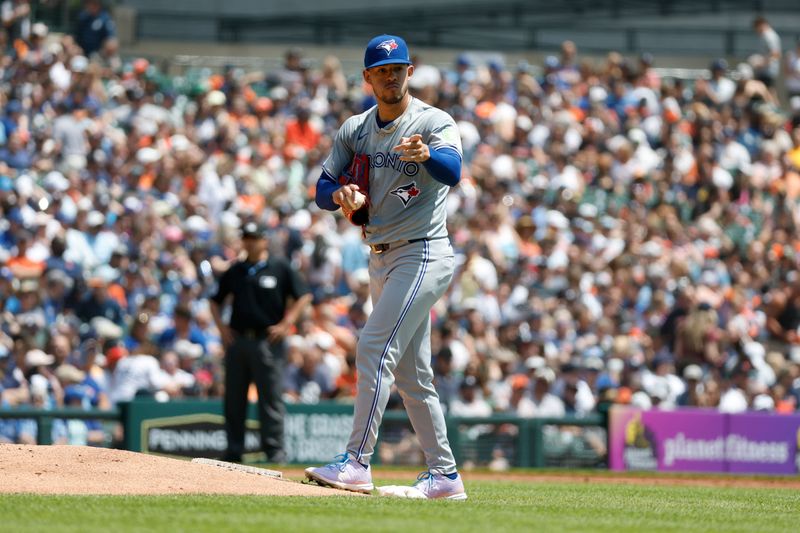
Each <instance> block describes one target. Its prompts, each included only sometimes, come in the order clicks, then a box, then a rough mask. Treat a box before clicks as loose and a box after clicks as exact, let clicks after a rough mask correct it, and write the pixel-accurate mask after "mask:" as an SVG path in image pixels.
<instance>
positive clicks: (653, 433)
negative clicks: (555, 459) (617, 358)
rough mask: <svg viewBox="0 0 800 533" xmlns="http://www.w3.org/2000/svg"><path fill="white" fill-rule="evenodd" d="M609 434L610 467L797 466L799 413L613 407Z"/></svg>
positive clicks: (758, 469) (760, 469)
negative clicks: (741, 412)
mask: <svg viewBox="0 0 800 533" xmlns="http://www.w3.org/2000/svg"><path fill="white" fill-rule="evenodd" d="M609 440H610V447H609V466H610V468H611V469H612V470H659V471H664V472H738V473H758V474H797V473H798V472H800V452H798V441H800V416H794V415H790V416H786V415H775V414H766V413H764V414H762V413H746V414H735V415H734V414H724V413H719V412H716V411H709V410H701V409H683V410H678V411H642V410H639V409H633V408H629V407H614V408H613V409H612V410H611V415H610V419H609Z"/></svg>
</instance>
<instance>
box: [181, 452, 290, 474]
mask: <svg viewBox="0 0 800 533" xmlns="http://www.w3.org/2000/svg"><path fill="white" fill-rule="evenodd" d="M192 462H193V463H198V464H201V465H209V466H216V467H218V468H224V469H226V470H235V471H237V472H245V473H247V474H255V475H257V476H267V477H271V478H275V479H283V472H278V471H277V470H267V469H266V468H256V467H254V466H247V465H240V464H237V463H229V462H227V461H218V460H217V459H206V458H205V457H196V458H195V459H192Z"/></svg>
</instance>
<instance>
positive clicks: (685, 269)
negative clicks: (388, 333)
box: [0, 2, 800, 442]
mask: <svg viewBox="0 0 800 533" xmlns="http://www.w3.org/2000/svg"><path fill="white" fill-rule="evenodd" d="M5 3H6V2H4V4H5ZM89 4H93V2H89ZM4 13H5V12H4ZM86 16H95V17H100V16H101V15H100V14H94V15H92V13H89V14H86ZM103 20H106V19H103ZM4 22H5V14H4ZM28 22H31V21H28ZM84 26H85V27H86V28H92V27H95V26H97V25H94V26H93V25H91V24H89V25H88V26H87V25H84ZM82 27H83V26H82ZM5 28H6V31H3V32H0V49H2V53H3V55H2V59H0V84H1V85H0V109H1V110H2V111H0V115H1V116H0V313H2V318H0V323H1V324H2V328H0V395H2V396H1V398H2V406H3V407H9V406H12V407H13V406H23V405H33V406H38V407H43V408H48V407H49V408H54V407H59V406H83V407H85V408H89V407H99V408H107V407H109V406H111V405H114V404H116V403H118V402H121V401H125V400H130V399H132V398H133V397H135V396H136V395H137V394H150V395H153V396H155V397H156V398H158V399H162V400H165V401H166V400H168V399H170V398H178V397H218V396H220V393H221V383H222V379H221V369H222V364H221V357H222V352H223V350H222V347H221V342H220V338H219V333H218V331H216V328H215V326H214V322H213V320H212V318H211V314H210V311H209V304H208V299H209V297H210V295H212V294H213V292H214V288H215V278H216V276H217V275H218V274H219V273H220V272H222V271H224V270H225V268H227V266H228V265H229V264H230V262H231V261H232V260H234V258H236V257H237V254H238V253H239V250H240V249H239V234H238V228H239V227H240V226H241V225H242V224H243V223H245V222H248V221H258V222H261V223H264V224H266V225H268V226H269V228H270V229H271V232H270V247H271V250H272V252H273V253H278V254H285V255H286V256H287V257H288V258H290V260H291V261H292V262H293V263H294V264H295V265H296V266H297V268H299V269H300V270H301V271H302V272H303V273H304V275H305V276H306V278H307V280H308V282H309V284H310V286H311V288H312V291H313V293H314V304H313V309H312V311H311V312H310V313H309V314H308V315H307V316H305V317H304V318H303V319H302V320H301V322H300V323H299V324H298V327H297V331H296V332H295V334H294V335H292V336H291V337H290V338H289V339H288V341H287V342H288V346H289V351H288V355H287V371H286V376H285V384H284V387H285V390H284V397H285V399H286V401H289V402H310V403H313V402H317V401H320V400H324V399H336V400H339V401H348V399H351V398H352V397H353V396H354V394H355V383H356V376H355V370H354V357H355V354H354V350H355V346H356V339H357V337H358V333H359V329H360V328H361V327H362V326H363V324H364V321H365V319H366V317H367V316H368V314H369V312H370V302H369V288H368V285H369V276H368V273H367V270H366V265H367V258H368V250H367V249H366V247H365V246H364V245H363V243H362V242H361V236H360V229H359V228H356V227H354V226H352V225H350V224H349V222H347V221H346V220H345V219H343V218H342V217H341V215H340V214H339V213H333V214H332V213H330V212H324V211H320V210H319V209H317V208H316V206H315V205H314V202H313V197H314V194H313V192H314V191H313V187H314V184H315V183H316V180H317V178H318V176H319V174H320V163H321V158H323V157H324V156H325V155H326V154H327V152H328V150H329V148H330V146H331V139H332V137H333V135H334V134H335V132H336V130H337V128H338V126H339V125H340V124H341V123H342V122H343V121H344V120H345V119H346V118H347V117H349V116H351V115H352V114H355V113H359V112H361V111H363V110H365V109H366V108H368V107H369V106H371V105H372V103H373V100H372V97H371V96H370V95H369V94H368V93H367V92H366V91H365V88H364V85H363V83H362V81H361V79H360V77H359V76H358V73H354V74H353V75H352V76H350V77H348V76H347V75H346V74H345V73H344V72H343V69H342V66H341V64H340V62H339V61H338V60H337V59H336V58H334V57H326V58H324V59H323V60H322V61H321V62H319V63H315V62H314V61H311V60H310V59H309V58H306V57H304V56H303V54H302V52H301V51H299V50H290V51H288V52H287V54H286V56H285V62H284V64H283V66H282V67H281V68H277V69H274V70H272V71H268V72H243V71H241V70H240V69H236V68H226V69H225V70H224V72H222V73H210V72H209V73H205V72H203V73H200V74H198V75H195V76H192V75H187V76H181V77H177V76H167V75H165V74H164V73H162V72H160V71H159V69H158V68H157V66H156V65H154V64H151V63H149V62H148V61H147V60H146V59H143V58H138V59H135V60H132V61H123V60H122V59H121V58H120V57H119V54H118V51H117V46H116V42H115V40H114V37H113V25H112V26H109V27H104V31H106V33H104V34H103V35H99V36H98V35H95V36H90V37H91V38H87V36H85V35H83V36H71V35H60V36H54V35H49V33H48V28H47V27H46V26H44V25H43V24H41V23H33V24H28V26H27V30H25V27H23V26H19V28H21V29H20V31H16V30H15V31H14V32H12V31H11V30H12V29H14V28H17V26H15V25H14V24H6V25H5ZM19 28H18V29H19ZM23 30H24V31H23ZM79 42H83V43H91V45H85V46H91V48H92V49H91V50H89V51H88V52H87V51H86V50H84V49H82V48H81V47H80V46H79V44H78V43H79ZM787 57H796V54H795V55H792V54H789V56H787ZM424 59H425V58H424V57H422V58H420V57H418V58H416V61H415V63H416V65H417V66H416V71H415V74H414V76H413V77H412V79H411V87H412V91H413V93H414V94H415V96H417V97H418V98H420V99H422V100H424V101H426V102H429V103H431V104H434V105H436V106H438V107H440V108H442V109H445V110H446V111H448V112H449V113H451V114H452V115H453V117H454V118H455V119H456V120H457V122H458V124H459V127H460V131H461V136H462V142H463V148H464V165H463V177H462V180H461V183H460V185H459V186H458V187H456V188H454V189H453V190H452V192H451V194H450V196H449V227H450V234H451V239H452V242H453V245H454V248H455V250H456V253H457V258H458V265H459V266H458V269H457V273H456V277H455V279H454V282H453V284H452V287H451V290H450V291H449V292H448V293H447V295H446V296H445V297H444V298H443V299H442V300H441V301H440V302H438V304H437V305H436V306H435V307H434V314H435V317H434V331H433V336H432V342H433V353H434V362H433V364H434V367H435V372H436V386H437V389H438V391H439V394H440V398H441V401H442V403H443V404H444V405H445V406H446V408H447V410H448V412H449V413H451V414H454V415H469V416H480V415H489V414H491V413H492V412H502V413H516V414H519V415H521V416H526V417H537V416H560V415H563V414H577V415H581V414H586V413H590V412H593V411H595V410H597V409H598V407H599V406H600V405H602V404H604V403H605V404H608V403H625V404H633V405H637V406H642V407H659V408H666V409H669V408H674V407H676V406H703V407H709V408H715V409H720V410H723V411H727V412H738V411H744V410H748V409H755V410H767V411H778V412H781V413H788V412H794V411H796V410H797V409H798V402H799V400H800V338H798V331H799V330H798V327H800V269H799V266H800V240H798V238H797V235H798V231H797V229H798V223H800V207H799V206H798V200H800V97H797V98H793V99H791V100H790V103H789V104H788V105H786V106H783V107H781V106H780V105H779V103H778V100H777V99H776V96H775V94H776V92H775V88H774V87H770V86H769V85H770V83H769V80H765V79H763V78H762V77H761V76H759V72H758V68H757V67H758V63H753V64H754V65H755V66H756V69H754V68H753V67H752V66H751V65H749V64H747V63H743V64H742V65H740V66H739V67H737V68H735V69H731V68H729V67H728V65H727V64H726V63H725V61H723V60H715V61H713V63H711V67H710V73H711V75H710V77H709V78H698V79H691V80H683V79H673V78H664V79H662V78H660V76H659V74H658V71H657V70H655V69H654V59H653V57H651V56H649V55H647V54H645V55H643V56H641V57H639V58H636V59H635V60H631V59H629V58H626V57H623V56H622V55H620V54H617V53H611V54H609V55H608V56H607V58H606V59H605V60H604V61H590V60H583V59H582V58H581V57H580V55H579V53H578V50H577V49H576V47H575V46H574V44H572V43H570V42H565V43H564V45H563V46H562V50H561V53H560V55H553V56H549V57H547V58H546V60H545V61H544V64H543V65H541V66H538V65H537V66H533V65H529V64H527V63H525V62H521V63H519V64H514V65H504V64H502V63H500V62H498V61H489V62H483V61H477V60H476V59H475V57H473V56H469V55H462V56H459V57H458V58H457V60H456V62H455V64H454V65H453V66H452V67H449V68H437V67H435V66H433V65H429V64H426V63H425V62H424ZM795 63H796V61H795ZM787 64H789V65H791V64H793V63H787ZM795 66H796V67H798V68H797V71H796V72H793V73H791V75H787V79H788V80H795V79H796V78H797V77H798V73H800V66H797V65H795ZM765 81H766V82H767V83H765ZM393 403H395V404H397V403H398V402H393ZM81 424H83V425H81ZM81 424H77V426H78V427H75V425H72V426H70V427H68V425H67V424H64V425H63V427H60V429H59V431H58V435H59V437H58V439H57V440H59V441H69V442H92V439H100V438H102V436H98V435H97V434H96V433H97V432H96V431H95V430H96V429H97V428H96V427H93V426H92V425H91V424H85V423H81ZM35 438H36V436H35V424H33V426H32V427H31V425H30V424H25V423H23V422H14V421H0V441H4V440H5V441H22V442H26V441H35Z"/></svg>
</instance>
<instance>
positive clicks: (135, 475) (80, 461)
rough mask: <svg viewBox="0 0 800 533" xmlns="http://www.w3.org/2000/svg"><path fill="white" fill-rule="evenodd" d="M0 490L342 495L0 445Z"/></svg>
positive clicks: (164, 462) (93, 452)
mask: <svg viewBox="0 0 800 533" xmlns="http://www.w3.org/2000/svg"><path fill="white" fill-rule="evenodd" d="M0 479H2V480H3V482H2V483H0V493H34V494H173V495H174V494H256V495H265V496H347V495H354V494H353V493H351V492H344V491H338V490H331V489H324V488H322V487H316V486H313V485H304V484H301V483H297V482H294V481H288V480H280V479H274V478H269V477H266V476H258V475H254V474H247V473H244V472H236V471H229V470H225V469H222V468H218V467H215V466H209V465H204V464H196V463H190V462H189V461H181V460H177V459H169V458H166V457H158V456H154V455H145V454H141V453H135V452H127V451H122V450H109V449H106V448H90V447H85V446H23V445H19V444H0Z"/></svg>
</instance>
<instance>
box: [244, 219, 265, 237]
mask: <svg viewBox="0 0 800 533" xmlns="http://www.w3.org/2000/svg"><path fill="white" fill-rule="evenodd" d="M266 237H267V228H265V227H264V226H262V225H261V224H258V223H256V222H247V223H246V224H245V225H244V226H242V238H243V239H247V238H253V239H264V238H266Z"/></svg>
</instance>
